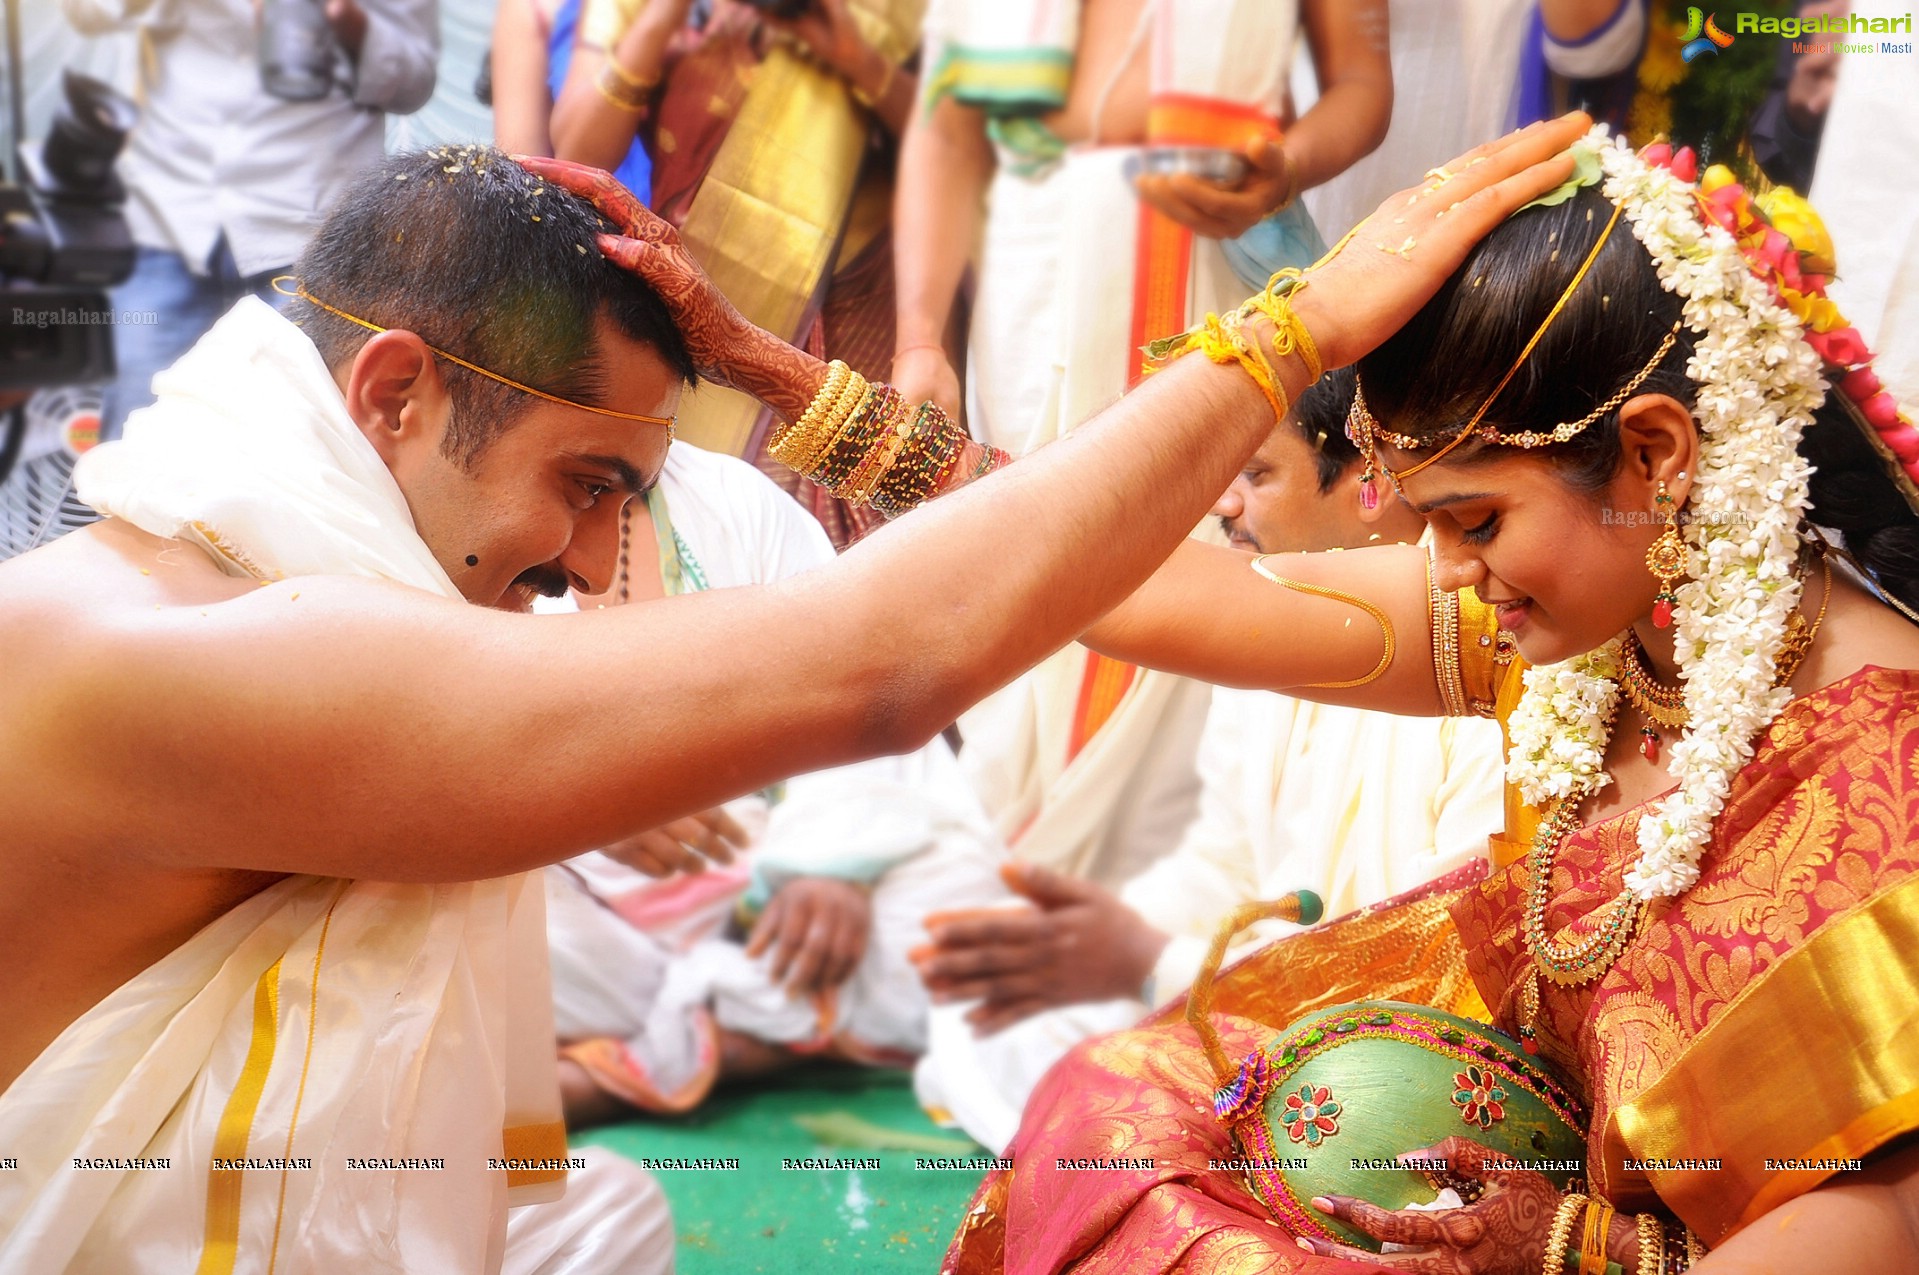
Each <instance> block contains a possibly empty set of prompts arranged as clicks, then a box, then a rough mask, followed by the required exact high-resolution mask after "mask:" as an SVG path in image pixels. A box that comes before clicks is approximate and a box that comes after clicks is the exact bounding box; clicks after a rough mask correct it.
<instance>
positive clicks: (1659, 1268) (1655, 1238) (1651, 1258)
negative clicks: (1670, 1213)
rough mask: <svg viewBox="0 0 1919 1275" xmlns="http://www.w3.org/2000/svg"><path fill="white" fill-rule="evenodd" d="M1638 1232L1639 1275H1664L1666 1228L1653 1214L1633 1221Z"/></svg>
mask: <svg viewBox="0 0 1919 1275" xmlns="http://www.w3.org/2000/svg"><path fill="white" fill-rule="evenodd" d="M1633 1224H1634V1226H1635V1227H1636V1229H1637V1230H1638V1231H1639V1275H1666V1227H1665V1224H1664V1223H1663V1222H1661V1221H1660V1220H1659V1216H1658V1215H1657V1214H1655V1213H1641V1214H1640V1215H1639V1216H1638V1217H1637V1218H1635V1219H1633Z"/></svg>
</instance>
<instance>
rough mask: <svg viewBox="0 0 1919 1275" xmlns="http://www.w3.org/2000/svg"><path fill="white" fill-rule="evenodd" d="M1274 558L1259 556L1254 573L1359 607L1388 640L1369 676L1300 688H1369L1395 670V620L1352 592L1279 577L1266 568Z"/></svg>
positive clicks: (1330, 689) (1266, 555)
mask: <svg viewBox="0 0 1919 1275" xmlns="http://www.w3.org/2000/svg"><path fill="white" fill-rule="evenodd" d="M1272 556H1273V555H1272V554H1261V555H1260V556H1259V557H1257V558H1254V559H1253V570H1254V571H1257V572H1258V573H1259V574H1260V575H1262V576H1265V577H1266V578H1267V579H1268V580H1271V581H1272V582H1273V583H1274V584H1277V585H1283V586H1285V587H1286V588H1288V589H1292V590H1294V591H1295V592H1298V593H1310V594H1312V595H1313V596H1315V597H1321V598H1330V599H1332V600H1333V601H1334V602H1344V603H1346V604H1347V605H1349V606H1356V607H1358V608H1359V609H1360V610H1362V611H1364V612H1365V613H1366V614H1367V615H1370V616H1371V617H1373V623H1375V624H1377V625H1379V633H1380V636H1381V637H1382V638H1384V639H1385V647H1386V649H1385V650H1383V651H1381V652H1380V653H1379V663H1378V664H1375V665H1374V666H1373V670H1372V672H1370V673H1368V674H1366V676H1364V677H1355V678H1353V679H1352V680H1351V681H1346V682H1301V683H1299V686H1300V688H1301V689H1302V690H1305V689H1318V690H1329V691H1336V690H1343V689H1346V688H1349V687H1354V686H1365V685H1366V684H1367V683H1369V682H1376V681H1378V680H1379V678H1380V677H1381V675H1383V674H1384V673H1385V672H1386V670H1387V669H1389V668H1391V667H1392V664H1393V622H1392V618H1391V617H1390V616H1388V615H1387V614H1386V613H1385V612H1384V611H1382V610H1380V609H1379V608H1378V607H1376V606H1374V605H1373V604H1372V603H1370V602H1368V601H1366V599H1364V598H1356V597H1354V596H1353V595H1352V594H1350V593H1342V592H1340V591H1339V590H1338V589H1329V588H1327V587H1326V586H1325V585H1321V584H1307V583H1305V582H1304V581H1300V580H1288V579H1287V578H1286V577H1285V576H1282V575H1275V574H1274V573H1273V571H1272V569H1271V568H1269V567H1268V566H1267V565H1266V559H1268V558H1270V557H1272Z"/></svg>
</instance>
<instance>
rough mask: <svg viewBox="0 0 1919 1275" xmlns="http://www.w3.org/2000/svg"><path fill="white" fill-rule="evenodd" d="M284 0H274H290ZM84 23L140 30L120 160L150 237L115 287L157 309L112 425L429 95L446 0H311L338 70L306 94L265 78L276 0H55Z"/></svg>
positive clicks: (115, 399)
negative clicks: (268, 20)
mask: <svg viewBox="0 0 1919 1275" xmlns="http://www.w3.org/2000/svg"><path fill="white" fill-rule="evenodd" d="M286 2H287V0H279V4H281V5H283V4H285V3H286ZM60 3H61V9H62V11H63V12H64V13H65V14H66V17H67V20H68V21H69V22H70V23H72V24H73V26H74V28H75V29H76V30H78V31H79V32H80V34H82V35H87V36H97V35H105V34H107V33H109V32H114V31H138V32H139V33H140V35H141V36H142V48H143V53H144V56H143V57H142V58H141V67H142V84H141V97H142V110H141V115H140V122H139V124H138V125H137V126H136V127H135V128H134V130H133V134H132V136H131V137H130V138H129V139H128V141H127V150H126V154H125V156H124V157H123V158H122V160H121V162H120V176H121V179H122V180H123V181H124V182H125V183H126V186H127V220H128V222H129V223H130V225H131V228H132V231H133V238H134V242H135V243H136V244H137V245H138V247H139V261H138V264H137V265H136V267H135V269H134V273H133V276H132V278H130V279H128V280H127V282H126V283H124V284H123V285H121V286H120V287H119V288H117V289H116V290H115V291H114V296H113V307H114V309H115V310H116V311H117V312H119V313H122V314H127V313H133V314H140V315H143V316H144V315H148V314H151V315H153V316H155V317H154V318H153V319H152V320H151V321H148V322H143V323H129V324H123V325H120V326H118V327H116V328H115V330H114V347H115V355H116V358H117V361H118V364H119V373H118V375H117V377H116V378H115V380H114V382H113V384H112V385H111V386H110V387H109V388H108V391H107V396H106V404H105V408H104V411H103V412H102V437H103V438H116V437H118V436H119V433H120V426H121V424H122V422H124V421H125V420H126V417H127V413H129V412H131V411H132V410H134V409H135V408H138V407H142V406H145V405H146V404H148V403H151V402H152V401H153V393H152V390H151V388H150V386H151V382H152V379H153V374H154V373H155V372H158V371H159V370H161V369H162V368H164V367H167V366H169V365H170V364H172V363H173V362H174V361H175V360H176V359H178V358H179V357H180V356H181V355H182V354H184V353H186V351H187V349H188V348H189V347H190V346H192V345H193V343H194V342H195V341H197V340H198V339H199V338H200V336H201V335H202V334H203V333H205V332H206V331H207V329H209V328H211V327H212V326H213V323H214V320H216V319H218V318H219V317H220V316H221V315H222V314H224V313H226V311H227V310H228V309H229V308H230V307H231V306H232V305H233V303H234V302H235V301H238V300H239V299H240V298H241V297H243V296H245V295H247V294H249V293H251V294H253V295H255V296H259V297H262V298H264V299H266V300H268V301H277V297H276V296H275V294H274V293H273V291H272V289H271V286H270V285H271V281H272V279H273V277H274V276H275V275H278V274H284V273H286V272H287V270H288V269H290V268H291V265H292V263H293V262H294V261H295V260H296V259H297V258H298V257H299V255H300V252H301V250H302V249H303V248H305V247H306V243H307V240H308V239H309V238H310V237H311V236H312V234H313V232H314V231H315V230H316V229H317V228H318V227H319V225H320V220H321V218H322V217H323V216H324V215H325V214H326V211H327V210H328V209H329V208H330V207H332V205H333V202H334V200H335V199H336V198H337V197H338V195H339V194H340V192H341V191H342V190H343V189H345V187H346V185H347V183H348V182H350V181H351V180H352V179H353V178H354V177H355V176H357V175H358V174H359V173H360V172H362V171H364V170H365V169H366V168H367V167H369V166H370V165H372V164H374V163H377V162H378V161H379V159H380V157H381V156H382V155H383V154H385V151H386V121H385V113H387V112H392V113H394V114H398V115H405V114H409V113H411V112H413V111H416V110H418V109H420V107H422V106H424V105H425V104H426V101H427V99H428V98H430V97H432V96H433V84H434V79H435V75H436V69H437V63H438V61H439V56H440V15H439V0H311V3H312V4H313V5H314V7H315V8H316V9H319V8H320V6H321V5H322V4H324V14H325V18H326V24H327V27H328V28H329V30H330V33H331V35H332V40H333V46H334V47H333V48H332V50H331V56H332V61H333V79H334V83H333V85H332V87H331V88H330V89H328V91H327V92H326V94H325V95H324V96H322V97H318V98H315V99H312V100H309V101H297V102H296V101H286V100H283V99H281V98H279V97H275V96H274V95H273V94H272V93H270V92H268V91H267V89H266V88H265V87H264V83H263V80H262V76H261V70H260V45H261V38H260V27H261V22H262V20H263V17H262V14H263V10H270V9H272V8H275V7H278V6H277V5H276V4H275V3H273V0H268V3H266V4H265V5H264V6H263V5H262V3H261V0H60Z"/></svg>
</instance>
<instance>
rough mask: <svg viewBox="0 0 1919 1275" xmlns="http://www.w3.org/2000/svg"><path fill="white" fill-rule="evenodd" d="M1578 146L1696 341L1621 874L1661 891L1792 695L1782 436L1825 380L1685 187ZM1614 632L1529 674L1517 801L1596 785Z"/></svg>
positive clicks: (1516, 755)
mask: <svg viewBox="0 0 1919 1275" xmlns="http://www.w3.org/2000/svg"><path fill="white" fill-rule="evenodd" d="M1584 144H1585V145H1588V146H1590V147H1592V148H1593V149H1594V150H1595V151H1596V152H1597V154H1598V156H1599V161H1600V167H1601V170H1602V172H1603V173H1604V175H1605V176H1604V181H1603V185H1602V187H1601V190H1602V191H1603V193H1604V194H1605V196H1606V197H1607V198H1608V199H1610V200H1612V201H1613V202H1615V203H1617V204H1620V205H1622V206H1623V208H1624V214H1625V218H1626V220H1627V221H1628V223H1629V224H1630V225H1631V227H1632V231H1633V235H1634V236H1635V237H1636V238H1637V239H1638V240H1639V242H1640V243H1641V244H1643V245H1644V246H1645V248H1646V251H1647V252H1648V253H1649V254H1650V255H1651V257H1652V260H1653V263H1654V265H1655V267H1656V268H1657V270H1658V272H1659V281H1660V284H1661V286H1663V287H1664V288H1665V289H1666V290H1667V291H1669V292H1672V293H1674V294H1675V295H1677V296H1679V297H1680V298H1681V299H1682V301H1683V302H1684V305H1683V315H1684V320H1685V323H1686V326H1687V327H1689V328H1690V329H1691V330H1692V331H1693V332H1694V333H1696V334H1699V336H1698V340H1697V342H1696V344H1695V347H1694V353H1693V356H1692V358H1691V360H1690V361H1689V362H1688V363H1687V365H1686V374H1687V375H1688V376H1689V377H1690V378H1691V379H1692V381H1693V384H1694V385H1695V386H1697V387H1698V396H1697V400H1696V402H1695V404H1694V407H1693V416H1694V419H1695V420H1696V421H1697V422H1698V424H1699V431H1700V455H1699V463H1698V472H1697V473H1696V474H1695V475H1694V485H1693V489H1692V492H1691V493H1690V498H1689V500H1688V506H1689V508H1690V511H1691V517H1690V518H1689V519H1688V521H1687V523H1686V525H1685V540H1686V547H1687V568H1686V574H1687V576H1688V577H1689V579H1688V580H1687V582H1686V583H1685V584H1683V585H1681V586H1680V588H1679V590H1678V603H1677V606H1676V607H1675V609H1674V615H1673V622H1674V639H1675V640H1674V645H1675V649H1676V652H1677V655H1678V663H1679V674H1680V678H1681V680H1682V681H1683V682H1684V684H1685V695H1686V711H1687V714H1688V717H1689V721H1690V726H1689V728H1688V730H1687V731H1686V734H1685V736H1684V737H1683V738H1682V739H1681V740H1680V741H1679V742H1678V744H1676V745H1675V746H1674V748H1673V750H1672V763H1671V766H1672V770H1673V771H1674V772H1675V773H1676V774H1677V776H1678V779H1679V786H1678V788H1677V789H1676V790H1675V791H1674V792H1673V793H1671V794H1670V795H1669V796H1667V797H1666V798H1664V799H1663V800H1662V801H1660V802H1659V803H1658V804H1657V805H1656V806H1655V807H1654V808H1653V809H1652V810H1651V811H1650V812H1649V813H1647V814H1646V815H1645V816H1643V817H1642V818H1641V820H1640V822H1639V830H1638V831H1639V859H1638V862H1637V863H1635V864H1634V865H1633V866H1632V867H1631V868H1630V869H1629V870H1628V871H1627V873H1626V888H1627V889H1628V890H1630V891H1631V892H1632V893H1633V894H1634V895H1635V896H1637V897H1638V898H1640V899H1656V898H1670V897H1674V896H1676V895H1679V894H1683V893H1684V892H1685V891H1686V890H1688V889H1690V888H1691V887H1692V885H1693V884H1694V882H1696V881H1697V880H1698V879H1699V860H1700V858H1701V856H1702V855H1703V854H1704V853H1705V848H1706V845H1707V843H1708V842H1709V841H1710V840H1711V838H1712V824H1713V820H1714V819H1715V818H1716V817H1717V816H1718V814H1719V812H1720V810H1721V809H1722V808H1723V807H1724V806H1725V801H1726V796H1727V794H1728V792H1729V791H1730V790H1731V785H1732V777H1733V775H1734V774H1736V773H1737V772H1738V771H1739V769H1740V768H1741V767H1743V766H1744V765H1745V764H1746V763H1747V762H1748V761H1749V760H1751V758H1752V755H1753V749H1754V746H1755V744H1756V742H1757V740H1758V739H1759V737H1760V736H1761V735H1762V734H1763V733H1764V732H1765V730H1766V728H1767V727H1769V726H1770V725H1771V724H1772V722H1773V720H1774V719H1775V718H1776V717H1778V716H1779V713H1780V711H1781V710H1782V709H1784V708H1785V706H1786V704H1787V703H1788V702H1789V701H1790V700H1791V698H1792V695H1791V692H1790V691H1788V690H1787V689H1786V688H1784V687H1780V686H1775V685H1774V684H1773V683H1774V677H1775V671H1776V669H1777V662H1778V658H1779V654H1780V651H1781V648H1782V647H1783V645H1784V642H1785V637H1786V626H1787V621H1788V620H1789V619H1790V617H1791V616H1792V613H1793V611H1794V610H1795V609H1796V608H1797V607H1798V605H1799V598H1800V586H1799V581H1798V578H1797V577H1796V575H1795V574H1794V568H1795V566H1796V564H1797V562H1798V559H1799V552H1800V529H1801V526H1802V524H1803V521H1804V517H1805V514H1806V511H1807V509H1808V508H1809V500H1808V496H1807V480H1808V478H1809V477H1810V475H1811V472H1812V471H1811V467H1810V466H1809V465H1807V464H1806V462H1805V461H1804V460H1803V459H1801V458H1800V456H1799V454H1798V446H1799V437H1800V433H1801V431H1802V430H1803V429H1804V428H1805V427H1806V425H1807V424H1809V423H1810V422H1811V420H1812V413H1813V411H1814V409H1816V408H1817V407H1818V406H1819V404H1820V403H1821V402H1822V401H1823V400H1824V398H1825V389H1826V384H1825V380H1824V379H1823V376H1822V363H1821V360H1820V358H1819V355H1818V354H1817V353H1816V352H1815V351H1814V350H1813V348H1812V346H1811V345H1810V344H1808V343H1807V341H1806V339H1805V333H1804V330H1803V329H1802V327H1801V325H1800V323H1799V320H1798V319H1797V318H1795V317H1794V316H1793V314H1792V312H1791V311H1790V310H1787V309H1786V308H1784V307H1783V306H1781V305H1779V304H1778V303H1777V302H1776V301H1775V300H1774V298H1773V295H1772V291H1771V289H1769V288H1768V287H1767V286H1766V284H1765V283H1764V282H1762V281H1761V280H1760V279H1758V278H1756V277H1755V276H1754V275H1753V274H1752V272H1751V270H1750V268H1749V267H1748V266H1747V263H1746V258H1745V256H1744V255H1743V254H1742V253H1741V252H1740V249H1739V246H1738V244H1737V243H1736V242H1735V241H1734V240H1733V237H1732V236H1731V235H1730V234H1728V233H1727V232H1726V231H1725V230H1724V229H1722V228H1721V227H1720V226H1719V225H1718V224H1716V223H1711V222H1708V221H1707V220H1706V219H1704V218H1703V217H1702V216H1701V215H1700V213H1699V211H1698V207H1697V204H1696V202H1695V196H1694V187H1693V184H1692V183H1690V182H1687V181H1683V180H1681V179H1680V178H1679V177H1677V176H1675V175H1674V174H1673V173H1671V172H1670V171H1668V170H1667V169H1665V168H1663V167H1658V166H1655V165H1653V164H1650V163H1648V162H1646V161H1645V160H1644V159H1642V158H1641V157H1640V156H1638V155H1636V154H1634V153H1633V151H1632V149H1631V148H1630V147H1629V146H1627V145H1626V143H1625V142H1624V141H1623V140H1620V139H1614V138H1611V137H1609V136H1608V135H1607V133H1606V130H1605V129H1604V128H1596V129H1594V130H1593V132H1592V133H1591V134H1590V135H1589V136H1588V138H1587V139H1586V142H1585V143H1584ZM1620 641H1621V639H1615V640H1614V641H1612V642H1610V643H1608V644H1607V645H1605V646H1604V647H1601V648H1600V649H1599V650H1597V651H1592V652H1589V653H1587V654H1585V655H1581V656H1579V657H1577V658H1575V659H1572V660H1567V661H1565V662H1563V663H1560V664H1554V665H1548V666H1544V667H1541V668H1536V669H1532V670H1530V671H1529V672H1528V673H1527V675H1526V683H1525V685H1526V692H1525V695H1524V697H1523V698H1522V699H1521V701H1520V703H1519V705H1518V707H1517V709H1516V710H1515V712H1514V714H1513V719H1512V722H1511V732H1512V741H1513V747H1512V753H1511V756H1510V757H1509V759H1508V762H1507V770H1506V773H1507V777H1508V779H1509V780H1511V782H1512V783H1513V784H1514V785H1516V786H1517V787H1518V788H1519V790H1520V793H1521V794H1522V795H1523V796H1524V797H1525V799H1526V801H1527V802H1528V803H1530V804H1532V805H1535V806H1542V805H1545V804H1547V803H1548V802H1551V801H1555V800H1563V801H1579V800H1581V799H1583V798H1585V797H1587V796H1590V795H1591V794H1593V793H1595V792H1598V791H1599V790H1600V789H1601V788H1602V787H1604V786H1605V785H1606V784H1607V783H1608V782H1610V779H1611V777H1610V776H1609V775H1607V774H1606V772H1605V770H1604V769H1603V765H1602V762H1603V759H1604V756H1605V750H1606V744H1607V742H1608V739H1609V737H1610V735H1611V726H1610V722H1611V720H1612V709H1613V706H1614V703H1615V702H1616V700H1617V697H1618V695H1619V683H1618V678H1619V650H1620Z"/></svg>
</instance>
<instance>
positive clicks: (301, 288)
mask: <svg viewBox="0 0 1919 1275" xmlns="http://www.w3.org/2000/svg"><path fill="white" fill-rule="evenodd" d="M282 283H291V284H292V285H293V287H292V289H291V290H289V289H286V288H283V287H281V286H280V285H281V284H282ZM273 290H274V291H275V292H277V293H279V294H280V295H281V296H283V297H298V298H299V299H300V300H302V301H305V302H306V303H307V304H309V305H316V306H319V307H320V308H321V309H322V310H325V311H326V312H327V313H328V314H331V315H335V316H337V317H339V318H342V319H345V320H346V321H347V322H348V323H357V324H359V325H360V326H361V327H363V328H365V329H366V330H367V331H369V332H390V331H392V329H391V328H383V327H381V326H380V325H379V324H377V323H370V322H368V321H367V320H365V319H362V318H361V317H360V316H359V315H357V314H348V313H347V312H346V311H345V310H340V309H336V308H335V307H333V306H330V305H328V304H327V303H326V302H324V301H322V300H320V298H318V297H316V296H314V295H313V294H312V293H311V292H308V291H307V290H306V284H304V283H302V282H301V281H300V279H299V277H298V276H297V275H290V274H283V275H278V276H276V277H275V278H274V280H273ZM422 344H425V342H422ZM426 348H427V349H429V350H431V351H433V352H434V353H435V354H437V355H439V356H440V357H441V358H443V359H445V360H446V361H447V362H449V363H458V364H459V365H460V366H461V367H463V368H465V369H466V370H467V371H469V372H477V373H478V374H479V375H481V376H484V377H486V378H487V379H488V380H490V381H498V382H499V383H500V384H502V385H504V386H506V387H507V388H508V389H515V390H518V391H520V393H522V394H531V395H532V396H533V397H534V398H543V399H545V400H546V401H547V402H549V403H558V404H559V405H560V406H562V407H576V408H578V409H579V410H580V411H582V412H592V413H593V414H594V415H596V416H611V417H613V418H614V419H616V420H622V421H639V422H640V423H641V424H642V425H664V426H666V437H667V440H668V441H669V442H670V441H671V440H672V438H673V422H674V421H675V420H676V419H678V418H677V417H672V416H645V415H642V414H640V413H639V412H616V411H614V410H613V409H612V408H610V407H594V406H593V405H592V404H590V403H576V402H574V401H573V400H572V399H570V398H561V397H560V396H559V395H558V394H548V393H547V392H546V391H545V390H536V389H534V388H533V387H532V386H531V385H522V384H520V382H518V381H516V380H514V379H512V378H511V377H506V376H501V375H500V374H499V373H498V372H490V371H488V370H487V369H486V368H483V367H481V366H480V365H479V364H477V363H469V362H467V361H466V360H465V359H463V358H461V357H460V356H459V355H457V354H448V353H447V352H446V351H445V350H442V349H441V348H440V347H439V346H437V345H427V347H426Z"/></svg>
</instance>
